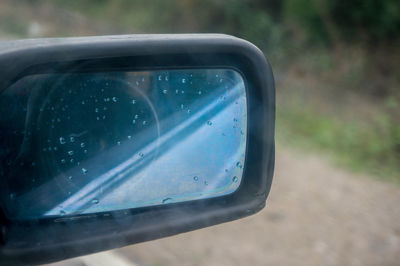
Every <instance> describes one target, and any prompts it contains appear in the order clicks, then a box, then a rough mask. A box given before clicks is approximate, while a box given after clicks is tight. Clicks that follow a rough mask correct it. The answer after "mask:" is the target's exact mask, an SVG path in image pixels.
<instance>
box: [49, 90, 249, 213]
mask: <svg viewBox="0 0 400 266" xmlns="http://www.w3.org/2000/svg"><path fill="white" fill-rule="evenodd" d="M225 97H226V99H225V100H226V101H229V102H230V104H228V105H221V106H223V108H218V105H220V101H221V98H217V99H215V100H214V101H213V102H210V103H209V104H208V105H206V106H204V107H203V109H202V110H200V111H198V112H197V113H195V114H193V115H192V116H191V117H190V118H189V119H188V120H187V121H185V122H183V123H182V124H180V125H178V126H176V127H175V128H174V129H172V130H170V131H169V132H168V133H166V134H165V135H163V136H161V137H160V139H159V141H158V143H156V142H153V143H150V144H149V145H147V146H146V147H144V148H142V150H141V152H142V153H143V154H149V153H151V152H152V151H154V149H156V146H157V144H158V145H159V146H160V147H163V144H164V143H169V144H171V143H172V144H173V145H172V148H170V149H169V150H168V151H167V152H165V153H163V151H162V150H161V151H160V152H159V153H160V156H159V157H158V158H156V159H155V160H154V161H152V162H151V163H150V164H148V165H147V166H146V167H144V168H143V169H141V171H139V172H136V173H135V174H134V175H132V176H131V177H126V176H123V175H122V176H123V177H122V176H121V175H120V176H118V175H119V174H120V173H121V172H123V171H126V169H127V168H129V167H130V166H131V165H136V164H138V161H140V160H141V158H140V157H138V156H137V153H135V155H134V156H133V157H132V158H130V159H128V160H127V161H125V162H123V163H122V164H120V165H119V166H117V167H116V168H114V169H112V170H110V171H109V172H107V173H105V174H104V175H102V176H100V177H99V178H96V179H95V180H93V181H92V182H90V183H89V184H88V185H86V186H85V187H83V188H82V189H81V190H79V191H78V192H77V193H75V194H74V195H72V196H71V197H70V198H68V199H67V200H66V201H64V202H63V203H61V204H60V205H59V206H58V207H56V208H54V209H52V210H50V211H49V212H47V213H46V215H57V214H59V213H60V211H61V210H63V211H66V212H67V213H68V212H69V211H75V210H77V209H85V211H84V213H92V212H97V211H106V210H113V209H125V208H133V207H143V206H150V205H157V204H160V203H163V202H164V203H172V202H181V201H187V200H194V199H200V198H210V197H216V196H221V195H227V194H230V193H232V192H234V191H235V190H236V189H237V188H238V186H239V184H240V181H241V177H242V169H241V166H242V165H243V164H244V155H245V145H244V144H245V139H246V98H245V91H244V84H243V83H242V82H240V83H239V84H237V85H236V86H235V87H234V88H232V89H231V90H229V92H228V93H227V94H226V96H225ZM212 109H217V112H216V114H215V115H214V116H213V117H211V118H210V117H208V116H207V113H209V112H210V111H211V110H212ZM205 117H207V119H206V120H205ZM198 123H202V125H201V126H200V127H195V130H194V131H191V132H190V134H189V135H188V136H187V133H186V135H185V134H184V131H185V129H186V127H190V126H192V125H193V124H198ZM119 177H120V178H123V181H122V182H119V184H118V186H116V187H113V189H112V192H111V193H102V191H103V190H106V189H107V187H105V186H103V184H105V183H106V181H109V179H113V180H114V181H115V182H117V181H118V180H117V179H118V178H119ZM235 177H236V178H237V179H236V178H235ZM111 185H112V182H111V184H110V183H107V186H111ZM97 200H98V202H97ZM93 202H94V203H93Z"/></svg>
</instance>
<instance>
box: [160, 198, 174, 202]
mask: <svg viewBox="0 0 400 266" xmlns="http://www.w3.org/2000/svg"><path fill="white" fill-rule="evenodd" d="M171 200H172V199H171V198H165V199H163V201H162V203H169V202H170V201H171Z"/></svg>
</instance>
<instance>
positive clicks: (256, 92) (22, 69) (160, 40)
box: [0, 34, 275, 265]
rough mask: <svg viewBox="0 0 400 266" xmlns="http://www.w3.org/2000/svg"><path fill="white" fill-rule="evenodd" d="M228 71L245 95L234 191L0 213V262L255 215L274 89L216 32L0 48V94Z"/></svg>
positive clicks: (267, 179) (244, 51)
mask: <svg viewBox="0 0 400 266" xmlns="http://www.w3.org/2000/svg"><path fill="white" fill-rule="evenodd" d="M184 68H232V69H234V70H236V71H238V72H239V73H241V74H242V76H243V78H244V80H245V85H246V94H247V107H248V110H247V114H248V117H247V121H248V123H247V126H248V128H247V132H248V134H247V150H246V159H245V164H244V166H243V177H242V182H241V184H240V187H239V188H238V189H237V190H236V191H235V192H234V193H232V194H230V195H227V196H222V197H217V198H211V199H201V200H194V201H188V202H182V203H174V204H166V205H157V206H152V207H144V208H136V209H127V210H122V211H113V212H105V213H96V214H87V215H78V216H70V217H69V216H66V217H59V218H44V219H38V220H30V221H20V220H10V219H8V218H7V217H6V215H5V213H4V212H1V213H0V226H1V231H0V233H1V238H0V264H1V265H17V264H39V263H49V262H53V261H59V260H63V259H67V258H71V257H76V256H80V255H85V254H89V253H94V252H99V251H103V250H108V249H112V248H118V247H122V246H126V245H129V244H133V243H138V242H143V241H148V240H154V239H157V238H161V237H166V236H171V235H175V234H178V233H183V232H188V231H191V230H195V229H199V228H203V227H207V226H211V225H215V224H219V223H223V222H228V221H232V220H235V219H239V218H242V217H245V216H248V215H251V214H254V213H256V212H258V211H260V210H261V209H262V208H263V207H264V206H265V202H266V198H267V196H268V193H269V190H270V187H271V182H272V177H273V170H274V160H275V150H274V124H275V87H274V79H273V74H272V70H271V67H270V65H269V63H268V61H267V60H266V59H265V57H264V54H263V53H262V52H261V51H260V50H259V49H258V48H257V47H256V46H254V45H253V44H251V43H249V42H247V41H245V40H242V39H239V38H235V37H232V36H228V35H221V34H177V35H122V36H101V37H79V38H59V39H31V40H19V41H12V42H4V43H0V69H1V71H0V93H1V91H3V90H4V89H5V88H7V87H8V86H10V84H12V83H13V82H15V81H16V80H18V79H20V78H21V77H23V76H26V75H30V74H37V73H53V72H65V71H72V72H80V71H93V72H96V71H98V72H100V71H108V70H126V71H128V70H132V71H133V70H152V69H184Z"/></svg>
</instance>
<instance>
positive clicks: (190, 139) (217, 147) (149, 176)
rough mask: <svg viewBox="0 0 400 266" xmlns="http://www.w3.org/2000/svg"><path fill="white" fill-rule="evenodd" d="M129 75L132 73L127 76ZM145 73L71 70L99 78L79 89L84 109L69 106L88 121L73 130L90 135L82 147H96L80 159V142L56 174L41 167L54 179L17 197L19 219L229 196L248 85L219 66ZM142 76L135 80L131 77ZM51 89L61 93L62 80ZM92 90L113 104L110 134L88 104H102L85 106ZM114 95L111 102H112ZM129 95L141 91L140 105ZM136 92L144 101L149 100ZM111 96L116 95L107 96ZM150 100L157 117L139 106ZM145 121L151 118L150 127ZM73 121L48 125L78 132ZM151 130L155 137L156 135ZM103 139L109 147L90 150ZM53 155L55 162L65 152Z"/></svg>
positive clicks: (239, 156) (234, 184)
mask: <svg viewBox="0 0 400 266" xmlns="http://www.w3.org/2000/svg"><path fill="white" fill-rule="evenodd" d="M129 73H134V75H133V76H132V77H131V76H130V75H129ZM140 73H141V72H128V73H127V75H122V74H121V73H119V74H118V73H117V75H114V76H110V75H109V74H105V75H96V76H93V75H92V76H90V75H86V76H85V75H79V76H77V77H73V76H71V78H70V79H69V80H78V79H79V80H80V81H79V82H81V81H82V82H83V83H82V84H86V82H87V81H88V82H89V83H88V84H92V83H93V86H89V85H88V86H85V85H84V87H85V89H82V90H81V92H79V93H78V94H77V95H76V96H74V99H77V101H78V100H79V101H78V104H79V106H80V109H79V108H78V109H76V112H70V113H66V114H67V115H70V114H71V115H72V114H75V115H78V113H82V112H83V113H82V116H84V117H80V118H78V117H77V120H76V121H78V122H79V123H81V124H80V125H81V126H82V128H83V129H86V131H85V132H87V136H86V135H85V136H81V137H76V141H75V142H77V143H78V144H79V143H80V142H81V141H82V142H84V143H86V144H85V146H84V148H83V149H88V150H89V151H93V152H92V153H91V154H90V155H88V156H86V157H84V156H78V152H79V151H80V150H81V149H82V148H81V149H77V150H75V153H74V157H75V159H76V161H78V162H77V165H76V166H72V167H70V168H58V171H57V173H54V172H51V171H48V170H49V169H48V166H47V168H46V167H45V166H43V167H41V166H40V165H38V167H39V166H40V167H39V169H42V170H41V171H44V172H43V173H47V174H48V178H46V179H44V180H45V182H43V183H40V184H38V185H37V186H32V187H31V189H30V190H29V191H27V192H25V193H23V194H20V195H19V196H18V198H16V199H15V200H14V202H15V203H14V204H17V205H16V206H17V209H18V214H17V216H18V217H40V216H42V215H45V216H46V215H60V214H77V213H94V212H99V211H111V210H116V209H126V208H134V207H144V206H151V205H158V204H163V203H174V202H182V201H188V200H195V199H201V198H210V197H216V196H222V195H227V194H230V193H232V192H234V191H235V190H236V189H237V188H238V187H239V185H240V182H241V179H242V170H243V169H242V166H243V165H244V160H245V150H246V147H245V146H246V134H247V132H246V127H247V113H246V111H247V106H246V93H245V87H244V82H243V80H242V78H241V77H240V75H239V74H238V73H236V72H234V71H232V70H217V69H216V70H169V71H154V72H150V73H147V72H146V73H145V74H144V75H145V76H146V78H143V77H142V76H141V75H140ZM142 74H143V73H142ZM101 76H104V77H105V78H104V81H101ZM117 76H118V77H119V78H118V79H117V80H116V81H114V79H113V78H115V77H117ZM93 77H96V79H94V78H93ZM99 77H100V80H98V78H99ZM128 77H129V78H128ZM136 79H137V80H139V81H133V80H136ZM146 80H148V81H146ZM93 81H94V82H93ZM69 82H70V81H69ZM62 84H69V83H68V82H63V83H62ZM79 84H80V83H76V82H75V83H71V84H69V85H70V86H74V85H75V86H76V85H79ZM100 84H105V85H106V86H108V85H109V88H111V87H112V88H116V86H117V87H118V88H119V91H126V92H128V93H129V92H132V91H136V92H137V93H139V94H143V91H144V90H145V91H146V93H145V95H144V94H143V95H142V96H140V95H139V94H137V93H136V94H133V95H128V96H124V95H123V94H121V95H119V96H118V95H117V94H116V93H117V92H116V91H112V90H110V91H109V92H107V90H106V91H103V89H102V88H104V87H101V86H100V87H99V85H100ZM63 86H64V85H63ZM65 86H67V85H65ZM55 90H56V91H57V90H58V91H60V92H62V91H65V90H63V88H62V87H61V88H57V87H55ZM97 93H100V94H97ZM108 94H109V95H108ZM56 95H57V94H55V96H56ZM115 95H117V97H115ZM93 96H95V97H96V96H97V97H100V99H101V100H102V99H103V98H104V102H105V103H103V105H105V106H107V107H108V110H111V111H109V112H108V113H105V115H106V116H107V117H113V116H114V117H115V120H112V119H110V122H107V123H101V124H102V125H103V126H107V127H108V128H107V130H105V131H104V132H103V131H99V130H97V129H98V127H97V124H98V123H100V122H96V121H98V119H93V118H95V117H92V116H93V115H90V113H89V114H87V112H85V111H84V110H86V109H87V110H89V111H93V110H96V111H94V113H93V114H94V116H96V115H97V109H99V110H100V106H99V108H98V106H97V104H94V105H93V106H89V104H90V103H89V101H90V99H92V101H95V100H94V99H96V98H92V97H93ZM63 97H64V96H63ZM77 97H80V98H77ZM85 97H86V98H85ZM108 97H109V99H110V101H109V102H106V99H108ZM132 97H133V99H137V101H136V103H135V104H132ZM140 97H141V98H142V99H145V100H146V101H147V107H146V103H145V101H144V100H143V101H141V100H140ZM114 98H115V101H114V100H111V99H114ZM87 99H89V100H87ZM81 101H82V104H81ZM84 101H85V104H83V102H84ZM101 102H103V101H101ZM61 106H62V105H61ZM81 106H82V107H81ZM132 106H136V109H135V108H133V109H132V108H131V107H132ZM149 107H151V108H150V109H152V112H153V114H155V115H153V118H155V119H152V118H151V117H150V116H148V115H147V117H146V113H143V110H147V111H149V110H150V109H149ZM84 108H86V109H84ZM113 108H119V109H113ZM92 109H93V110H92ZM104 110H105V109H104ZM113 110H114V111H113ZM50 111H51V110H50ZM139 111H141V113H140V116H139V119H136V118H135V119H136V123H134V124H132V117H134V116H135V115H134V114H137V113H138V112H139ZM55 113H56V114H57V112H55ZM157 116H158V118H157ZM50 117H51V116H50ZM58 117H59V116H56V117H55V118H58ZM51 118H53V117H51ZM140 119H142V120H140ZM144 120H147V121H148V123H147V125H146V126H143V125H144V123H143V121H144ZM45 121H47V120H45ZM92 121H94V123H93V122H92ZM89 122H91V123H92V124H87V123H89ZM110 123H111V124H110ZM71 125H73V126H75V125H76V124H68V123H60V125H57V127H56V128H55V129H50V132H53V131H54V130H57V131H54V132H56V133H55V134H53V135H54V136H55V137H56V140H57V141H59V139H58V137H59V134H68V132H71V131H73V130H74V127H71ZM111 127H112V128H111ZM78 128H79V127H78ZM136 128H137V129H136ZM94 129H96V130H94ZM160 129H161V130H160ZM46 132H47V131H46ZM155 132H158V135H159V138H155ZM96 133H97V135H96ZM41 136H43V134H42V133H41ZM127 136H129V138H127ZM46 139H47V137H46ZM91 141H92V144H90V142H91ZM93 141H98V142H93ZM75 142H74V143H75ZM74 143H67V144H68V145H69V146H68V148H67V147H66V146H67V144H61V145H60V147H59V151H61V148H63V149H65V150H66V151H69V150H71V149H74V147H72V146H73V144H74ZM93 143H95V144H96V143H98V144H99V145H101V146H99V145H98V146H93ZM104 145H105V146H104ZM70 146H71V147H70ZM103 146H104V147H107V148H101V149H97V151H96V149H94V147H103ZM83 149H82V150H83ZM94 151H96V152H94ZM60 154H63V153H60ZM47 156H48V157H49V159H50V160H55V161H56V162H58V161H59V159H60V158H64V157H60V158H59V157H57V156H54V154H52V155H51V154H48V155H47ZM46 158H47V157H46ZM71 161H72V160H71ZM56 169H57V168H56ZM70 177H72V179H71V178H70ZM11 203H12V202H11ZM18 206H19V207H18Z"/></svg>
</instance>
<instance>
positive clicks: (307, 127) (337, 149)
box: [276, 105, 400, 184]
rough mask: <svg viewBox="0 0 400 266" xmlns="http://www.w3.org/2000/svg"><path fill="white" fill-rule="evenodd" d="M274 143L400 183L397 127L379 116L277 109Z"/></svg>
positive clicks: (286, 107)
mask: <svg viewBox="0 0 400 266" xmlns="http://www.w3.org/2000/svg"><path fill="white" fill-rule="evenodd" d="M276 135H277V141H278V143H286V144H288V145H289V146H296V147H300V148H301V149H303V150H310V149H314V150H319V151H323V152H325V153H329V154H330V155H331V157H332V158H333V159H334V161H335V162H336V163H337V164H339V165H340V166H345V167H347V168H350V169H351V170H354V171H362V172H366V173H369V174H371V175H373V176H376V177H378V178H379V179H384V180H389V181H393V182H395V183H398V184H400V174H399V173H400V165H399V162H400V157H399V150H398V149H399V143H400V125H398V124H396V123H393V122H392V121H390V116H389V115H387V114H385V113H380V114H378V115H376V116H375V117H373V118H371V119H368V120H359V119H341V118H339V117H337V116H334V115H330V114H328V113H323V112H318V111H316V110H315V109H314V108H313V107H312V106H307V107H304V106H298V105H291V106H287V105H286V106H280V107H279V106H278V110H277V132H276Z"/></svg>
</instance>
